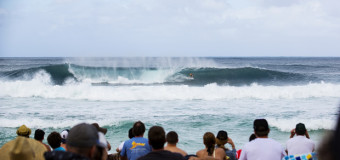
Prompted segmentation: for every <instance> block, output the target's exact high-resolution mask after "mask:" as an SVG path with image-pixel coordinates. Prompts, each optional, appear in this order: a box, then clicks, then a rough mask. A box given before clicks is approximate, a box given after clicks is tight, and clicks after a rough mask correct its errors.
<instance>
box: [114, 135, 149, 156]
mask: <svg viewBox="0 0 340 160" xmlns="http://www.w3.org/2000/svg"><path fill="white" fill-rule="evenodd" d="M149 152H151V147H150V145H149V143H148V139H146V138H143V137H133V138H131V139H129V140H127V141H125V142H124V145H123V149H122V151H121V152H120V155H121V156H127V158H128V160H136V159H138V158H139V157H141V156H144V155H146V154H148V153H149Z"/></svg>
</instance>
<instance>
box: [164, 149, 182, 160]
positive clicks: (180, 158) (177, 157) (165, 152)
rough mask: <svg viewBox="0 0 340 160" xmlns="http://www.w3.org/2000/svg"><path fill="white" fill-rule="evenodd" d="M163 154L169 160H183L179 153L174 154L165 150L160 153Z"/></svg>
mask: <svg viewBox="0 0 340 160" xmlns="http://www.w3.org/2000/svg"><path fill="white" fill-rule="evenodd" d="M162 152H163V154H165V155H166V156H167V157H169V158H170V157H171V159H177V160H182V159H184V156H183V155H182V154H180V153H175V152H170V151H167V150H164V151H162Z"/></svg>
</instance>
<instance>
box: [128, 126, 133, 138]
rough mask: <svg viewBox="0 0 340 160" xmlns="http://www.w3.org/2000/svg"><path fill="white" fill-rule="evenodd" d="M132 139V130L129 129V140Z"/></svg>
mask: <svg viewBox="0 0 340 160" xmlns="http://www.w3.org/2000/svg"><path fill="white" fill-rule="evenodd" d="M133 137H134V135H133V133H132V128H130V129H129V139H131V138H133Z"/></svg>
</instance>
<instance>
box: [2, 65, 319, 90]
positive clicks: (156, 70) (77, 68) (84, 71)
mask: <svg viewBox="0 0 340 160" xmlns="http://www.w3.org/2000/svg"><path fill="white" fill-rule="evenodd" d="M40 71H44V72H46V73H47V74H49V75H50V77H51V82H52V83H53V84H55V85H63V84H65V82H66V81H67V80H69V79H73V80H74V81H79V82H87V83H94V84H96V85H112V84H113V85H119V84H131V85H136V84H140V85H143V84H164V85H181V84H184V85H194V86H204V85H207V84H211V83H216V84H218V85H232V86H240V85H250V84H252V83H258V84H261V85H286V84H301V83H306V82H310V81H317V80H318V79H317V78H315V77H312V76H307V75H303V74H298V73H290V72H281V71H275V70H268V69H261V68H254V67H241V68H214V67H203V68H188V67H184V68H181V67H179V68H176V67H173V68H169V67H94V66H83V65H76V64H57V65H47V66H41V67H33V68H28V69H27V68H25V69H17V70H12V71H5V72H0V77H1V79H7V80H8V81H14V80H32V79H33V78H34V77H35V74H37V73H38V72H40ZM190 74H192V75H193V76H189V75H190Z"/></svg>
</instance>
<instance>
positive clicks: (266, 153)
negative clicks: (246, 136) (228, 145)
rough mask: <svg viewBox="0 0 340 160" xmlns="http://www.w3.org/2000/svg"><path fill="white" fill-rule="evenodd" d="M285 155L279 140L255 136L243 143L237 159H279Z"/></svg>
mask: <svg viewBox="0 0 340 160" xmlns="http://www.w3.org/2000/svg"><path fill="white" fill-rule="evenodd" d="M285 155H286V153H285V151H284V149H283V147H282V146H281V144H280V143H279V142H276V141H275V140H273V139H271V138H256V139H254V140H252V141H250V142H248V143H246V144H245V145H244V147H243V148H242V152H241V156H240V159H239V160H281V159H282V158H283V157H284V156H285Z"/></svg>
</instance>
